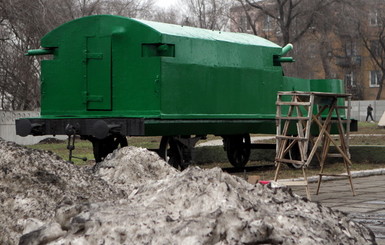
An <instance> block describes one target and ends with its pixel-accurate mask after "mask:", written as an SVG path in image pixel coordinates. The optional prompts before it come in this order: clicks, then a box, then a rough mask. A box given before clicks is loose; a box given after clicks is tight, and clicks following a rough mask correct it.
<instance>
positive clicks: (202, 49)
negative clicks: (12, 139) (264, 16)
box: [16, 15, 343, 166]
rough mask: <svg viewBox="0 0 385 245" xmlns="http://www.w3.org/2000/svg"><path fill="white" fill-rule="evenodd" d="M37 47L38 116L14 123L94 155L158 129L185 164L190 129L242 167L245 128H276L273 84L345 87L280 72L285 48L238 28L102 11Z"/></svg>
mask: <svg viewBox="0 0 385 245" xmlns="http://www.w3.org/2000/svg"><path fill="white" fill-rule="evenodd" d="M41 47H42V48H41V49H38V50H30V51H29V52H28V54H29V55H51V56H52V58H51V59H48V60H43V61H42V62H41V117H40V118H27V119H20V120H18V121H17V122H16V131H17V134H18V135H21V136H26V135H29V134H33V135H51V134H52V135H60V134H66V135H75V134H76V135H81V136H83V137H85V138H87V139H89V140H90V141H91V142H92V143H93V145H94V153H95V157H96V160H97V161H101V160H102V159H103V158H104V157H105V155H106V154H107V153H109V152H111V151H112V150H113V149H114V148H116V147H117V145H118V144H121V145H126V142H125V137H124V136H150V135H151V136H154V135H156V136H164V137H163V138H164V139H163V140H162V143H161V146H160V150H159V152H160V155H162V156H163V157H165V158H167V157H166V155H167V153H165V150H167V149H168V148H169V147H171V148H170V149H169V150H168V151H171V152H173V153H171V155H173V158H174V161H176V162H181V161H182V162H183V161H184V160H182V158H183V153H181V152H183V151H184V150H183V148H191V147H192V146H193V145H194V143H195V142H196V140H197V139H199V137H198V138H191V137H190V136H191V135H207V134H215V135H220V136H223V137H224V139H225V148H226V149H227V150H228V153H229V152H230V153H229V154H228V155H230V156H229V159H230V161H231V162H232V163H233V165H238V166H240V165H244V164H245V160H246V162H247V159H248V154H249V153H248V152H247V150H246V152H244V149H243V148H245V147H247V145H248V144H249V142H248V141H249V136H248V135H249V134H250V133H274V132H275V110H276V107H275V100H276V95H277V91H292V90H297V91H317V92H333V93H343V84H342V81H340V80H306V79H298V78H290V77H285V76H284V75H283V71H282V67H281V63H282V62H286V61H290V60H291V59H290V58H287V57H283V56H284V55H285V53H286V52H287V51H289V49H290V46H287V47H285V48H282V47H280V46H279V45H277V44H275V43H273V42H270V41H268V40H266V39H263V38H260V37H257V36H254V35H249V34H243V33H229V32H220V31H211V30H204V29H198V28H192V27H187V26H177V25H171V24H164V23H156V22H150V21H142V20H136V19H130V18H126V17H120V16H109V15H100V16H89V17H84V18H80V19H77V20H74V21H71V22H68V23H66V24H63V25H62V26H59V27H58V28H56V29H54V30H53V31H51V32H50V33H48V34H47V35H46V36H44V37H43V38H42V40H41ZM122 136H123V137H122ZM167 145H168V146H167ZM162 152H163V153H162ZM176 155H179V157H176ZM175 157H176V160H175ZM187 158H188V157H187ZM245 158H247V159H245Z"/></svg>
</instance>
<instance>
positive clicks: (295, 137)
mask: <svg viewBox="0 0 385 245" xmlns="http://www.w3.org/2000/svg"><path fill="white" fill-rule="evenodd" d="M275 137H276V138H277V139H286V140H309V139H308V138H306V137H298V136H285V135H277V136H275Z"/></svg>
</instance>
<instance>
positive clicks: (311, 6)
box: [238, 0, 340, 44]
mask: <svg viewBox="0 0 385 245" xmlns="http://www.w3.org/2000/svg"><path fill="white" fill-rule="evenodd" d="M338 1H340V0H306V1H305V0H265V1H259V0H258V1H257V0H238V2H239V3H240V4H241V5H242V6H245V5H246V4H247V5H249V6H250V7H249V8H246V7H245V8H244V10H245V11H246V12H247V13H246V16H251V14H250V12H253V11H254V12H255V11H259V12H260V13H262V15H263V16H265V18H266V21H265V24H267V25H268V24H271V25H275V26H276V27H277V28H278V31H279V32H280V35H281V40H279V42H280V43H281V44H286V43H296V42H297V41H298V40H300V39H301V38H302V36H303V35H304V34H305V33H307V32H308V31H309V30H310V29H311V27H312V26H313V24H314V21H315V19H316V18H317V15H318V13H320V12H322V11H324V10H325V8H327V7H329V6H330V5H331V4H333V3H335V2H338ZM257 16H261V14H259V15H257ZM251 20H252V18H249V17H248V21H249V23H250V24H251V25H253V24H254V23H252V22H250V21H251Z"/></svg>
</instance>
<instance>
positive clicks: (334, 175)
mask: <svg viewBox="0 0 385 245" xmlns="http://www.w3.org/2000/svg"><path fill="white" fill-rule="evenodd" d="M318 175H320V176H333V177H341V178H346V177H350V176H349V175H348V174H318Z"/></svg>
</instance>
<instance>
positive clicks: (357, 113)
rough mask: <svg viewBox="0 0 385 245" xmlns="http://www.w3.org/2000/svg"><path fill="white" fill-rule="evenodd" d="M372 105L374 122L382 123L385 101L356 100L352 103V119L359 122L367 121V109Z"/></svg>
mask: <svg viewBox="0 0 385 245" xmlns="http://www.w3.org/2000/svg"><path fill="white" fill-rule="evenodd" d="M369 104H371V105H372V107H373V112H372V114H373V117H374V121H380V119H381V116H382V114H383V113H384V112H385V100H356V101H352V102H351V105H352V110H351V118H354V119H356V120H358V121H361V122H363V121H365V119H366V109H367V108H368V105H369Z"/></svg>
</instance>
